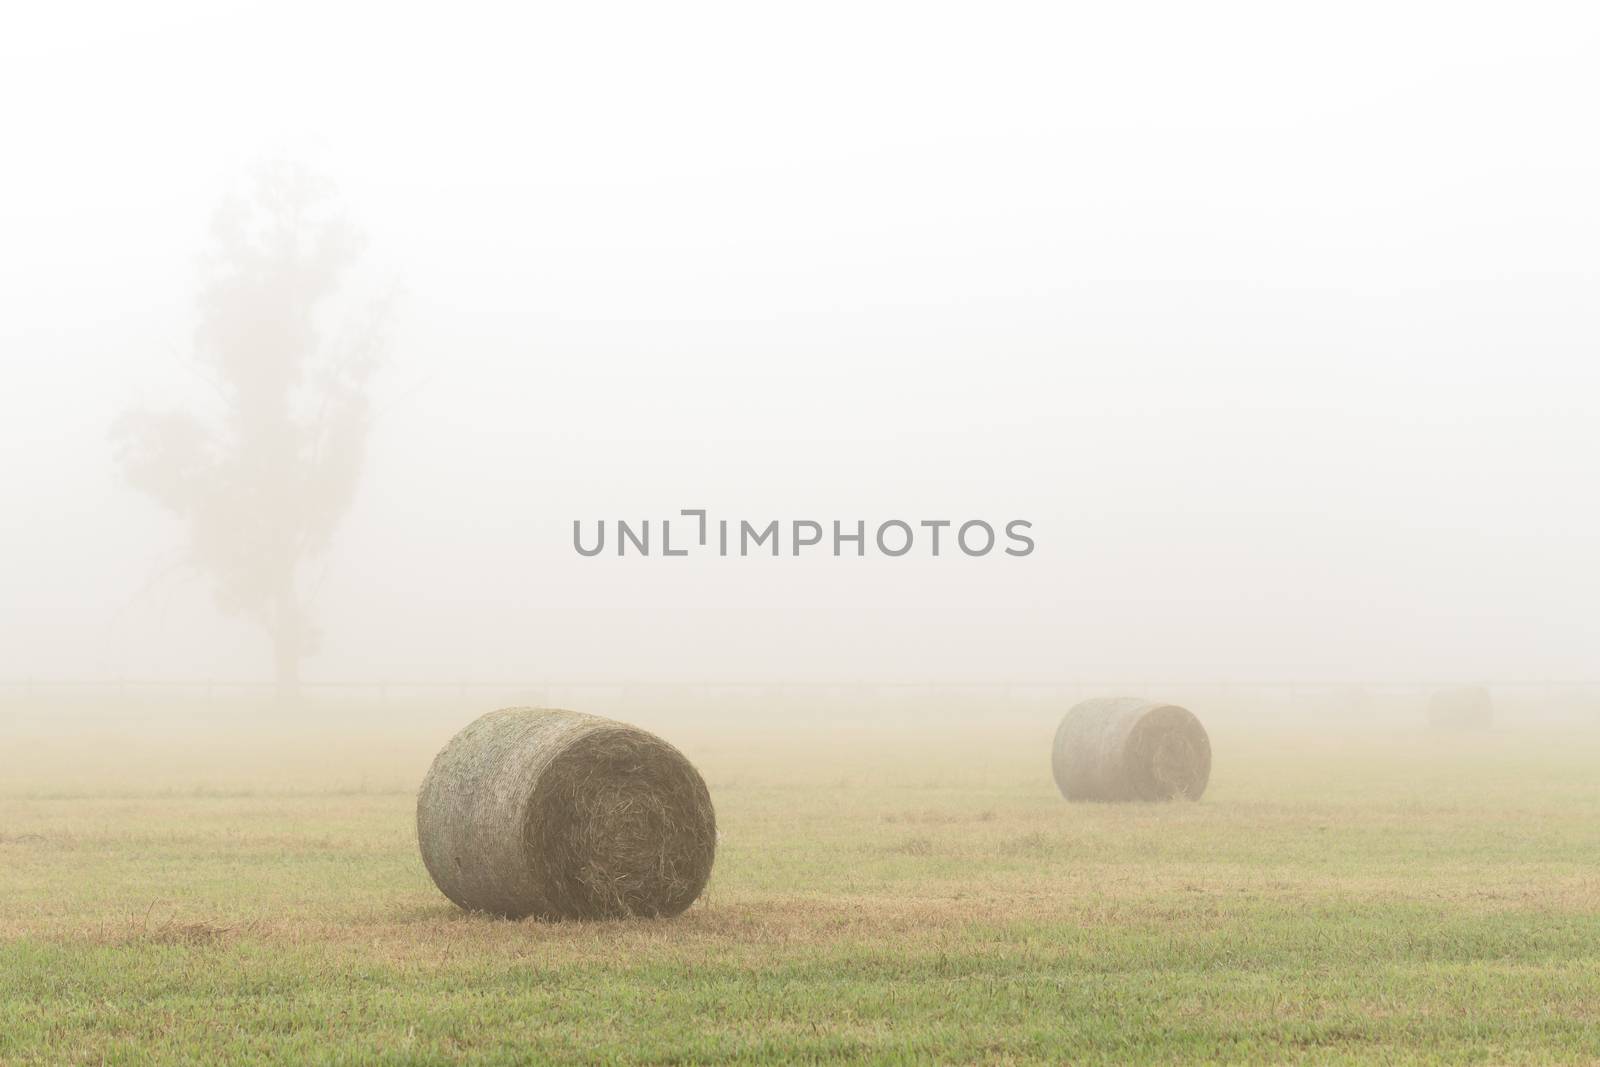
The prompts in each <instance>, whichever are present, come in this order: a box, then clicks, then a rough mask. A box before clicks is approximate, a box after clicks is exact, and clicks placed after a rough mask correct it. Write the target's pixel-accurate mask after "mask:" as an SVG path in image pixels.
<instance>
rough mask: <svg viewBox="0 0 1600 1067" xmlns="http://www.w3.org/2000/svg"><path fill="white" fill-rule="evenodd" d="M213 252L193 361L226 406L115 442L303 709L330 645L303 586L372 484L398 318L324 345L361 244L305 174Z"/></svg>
mask: <svg viewBox="0 0 1600 1067" xmlns="http://www.w3.org/2000/svg"><path fill="white" fill-rule="evenodd" d="M210 236H211V240H210V243H209V246H208V248H207V250H206V252H205V255H204V256H203V257H202V261H201V285H200V292H199V300H198V312H199V316H198V318H199V322H198V327H197V329H196V331H195V360H196V365H197V369H198V370H199V372H200V373H201V375H202V376H203V377H204V378H205V379H206V380H207V381H208V382H209V383H210V384H211V385H212V387H213V389H214V391H215V393H216V395H217V397H218V400H219V403H218V405H216V409H215V410H214V411H211V412H207V413H204V414H202V413H197V412H189V411H176V410H169V411H152V410H135V411H130V412H128V413H127V414H125V415H124V416H123V417H122V418H121V419H120V420H119V421H118V423H117V426H116V429H115V433H114V437H115V440H116V442H117V445H118V458H119V460H120V462H121V465H122V469H123V472H124V474H125V475H126V477H127V479H128V481H129V482H130V484H132V485H133V486H134V487H135V488H137V489H139V490H141V491H142V492H144V493H147V494H148V495H150V496H151V497H153V498H154V499H155V500H156V501H158V502H159V503H160V504H161V505H162V506H164V507H166V508H167V509H169V510H170V511H172V512H174V513H176V514H177V515H178V516H179V517H181V518H182V519H183V520H184V521H185V523H186V524H187V527H188V553H187V560H188V562H189V563H191V564H192V565H193V566H194V567H195V568H196V569H197V570H199V571H201V572H202V573H204V574H205V575H206V576H207V577H208V578H209V580H210V581H211V583H212V586H213V590H214V592H215V594H216V599H217V604H218V606H219V607H220V608H221V609H222V610H223V611H225V612H228V613H230V614H235V615H239V616H242V617H246V618H249V619H252V620H254V621H256V622H258V623H260V624H261V625H262V626H263V627H264V628H265V629H266V631H267V634H268V635H269V636H270V638H271V640H272V646H273V652H274V662H275V667H276V677H277V683H278V693H279V696H280V698H281V699H285V700H292V699H294V698H295V697H297V696H298V692H299V679H300V665H301V662H302V660H304V658H305V657H306V656H307V655H309V654H310V653H312V652H314V651H315V650H316V647H317V642H318V634H317V630H316V627H315V625H314V622H313V619H312V616H311V611H310V606H309V602H308V593H307V589H306V584H307V583H306V575H305V573H304V572H305V571H306V570H307V566H306V565H307V563H308V562H310V561H311V560H313V559H314V558H315V557H316V556H318V555H319V554H320V553H322V552H323V551H324V550H325V549H326V548H327V547H328V544H329V542H330V540H331V538H332V536H333V533H334V530H335V529H336V528H337V526H338V524H339V522H340V520H341V519H342V518H343V517H344V515H345V513H346V511H347V510H348V509H349V506H350V503H351V501H352V500H353V499H354V496H355V491H356V486H357V484H358V482H359V480H360V475H361V469H362V466H363V463H364V459H365V453H366V441H367V434H368V425H369V421H370V405H369V395H368V394H369V387H370V383H371V379H372V375H373V372H374V370H375V368H376V367H377V365H378V362H379V359H380V356H381V348H382V340H383V331H382V326H383V320H384V314H383V311H384V305H383V304H382V303H379V304H376V305H374V306H373V308H372V309H371V313H370V315H369V316H368V317H367V319H366V321H363V322H361V323H359V324H358V325H357V326H356V327H355V328H354V329H353V330H351V331H349V332H347V333H345V334H343V335H338V336H331V337H325V336H324V333H325V330H324V328H323V326H322V319H323V318H324V317H325V316H326V315H327V312H328V305H329V303H330V301H331V300H332V298H333V297H334V296H335V294H336V293H337V292H338V290H339V288H340V285H341V282H342V281H343V280H344V278H345V275H346V274H347V272H348V270H349V268H350V267H351V265H352V264H353V263H354V262H355V260H356V259H357V258H358V257H359V255H360V250H361V241H360V238H359V236H358V235H357V233H356V232H355V230H354V229H352V228H351V227H350V226H349V225H348V223H347V222H346V221H345V220H344V219H343V217H342V216H341V215H340V214H339V213H338V211H337V207H336V198H335V196H334V189H333V187H332V185H331V183H329V182H327V181H325V180H322V179H319V178H317V177H315V176H313V175H311V174H309V173H307V172H306V171H305V170H304V169H302V168H300V167H298V166H295V165H293V164H275V165H271V166H267V167H263V168H261V169H260V170H259V171H258V172H256V173H255V174H254V175H253V177H252V179H251V181H250V182H249V184H248V186H247V188H246V189H245V190H244V191H243V192H242V193H241V194H240V195H237V196H234V197H231V198H229V199H228V200H226V201H224V202H223V204H222V205H221V206H220V207H219V209H218V210H217V212H216V214H215V216H214V218H213V221H212V226H211V235H210Z"/></svg>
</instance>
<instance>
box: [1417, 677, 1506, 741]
mask: <svg viewBox="0 0 1600 1067" xmlns="http://www.w3.org/2000/svg"><path fill="white" fill-rule="evenodd" d="M1493 722H1494V701H1493V700H1492V699H1491V698H1490V696H1489V690H1487V689H1485V688H1484V687H1483V686H1481V685H1479V686H1462V687H1461V688H1459V689H1441V690H1439V692H1437V693H1435V694H1433V698H1432V699H1431V700H1429V701H1428V725H1429V726H1430V727H1431V728H1433V729H1435V730H1441V731H1457V732H1461V731H1467V730H1487V729H1488V728H1489V727H1490V725H1492V724H1493Z"/></svg>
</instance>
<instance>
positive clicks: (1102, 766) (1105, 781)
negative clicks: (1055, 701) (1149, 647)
mask: <svg viewBox="0 0 1600 1067" xmlns="http://www.w3.org/2000/svg"><path fill="white" fill-rule="evenodd" d="M1050 763H1051V770H1052V771H1053V772H1054V773H1055V779H1056V787H1057V788H1059V789H1060V790H1061V795H1062V796H1064V797H1066V798H1067V799H1068V800H1147V801H1158V800H1174V799H1178V798H1186V799H1188V800H1198V799H1200V795H1201V794H1202V793H1204V792H1205V790H1206V783H1207V782H1209V781H1210V779H1211V739H1210V738H1209V737H1207V736H1206V730H1205V727H1204V726H1201V725H1200V720H1199V719H1197V718H1195V717H1194V715H1193V713H1191V712H1190V711H1189V710H1188V709H1187V708H1180V707H1178V706H1177V705H1176V704H1161V703H1153V702H1151V701H1148V700H1142V699H1140V698H1138V697H1109V698H1100V699H1095V700H1085V701H1083V702H1082V703H1080V704H1078V705H1076V706H1075V707H1073V708H1072V710H1070V711H1068V712H1067V714H1066V716H1065V717H1063V718H1062V720H1061V725H1060V726H1059V727H1057V729H1056V739H1055V746H1054V748H1053V750H1052V754H1051V760H1050Z"/></svg>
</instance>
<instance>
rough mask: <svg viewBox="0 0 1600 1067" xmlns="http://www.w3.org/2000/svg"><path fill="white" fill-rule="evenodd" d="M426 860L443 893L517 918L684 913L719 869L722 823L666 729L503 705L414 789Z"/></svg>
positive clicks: (449, 749) (454, 743)
mask: <svg viewBox="0 0 1600 1067" xmlns="http://www.w3.org/2000/svg"><path fill="white" fill-rule="evenodd" d="M417 841H418V843H419V844H420V845H421V846H422V862H423V863H424V864H425V865H426V866H427V868H428V873H429V874H430V875H432V876H433V881H434V884H435V885H437V886H438V887H439V888H440V889H441V890H442V891H443V892H444V895H445V896H447V897H449V898H450V899H451V900H453V901H455V902H456V903H457V904H459V905H461V907H463V908H466V909H468V910H469V911H484V912H489V913H491V914H494V915H502V916H505V917H507V918H512V919H520V918H525V917H528V916H533V917H536V918H540V919H549V920H560V919H608V918H621V917H624V916H629V915H644V916H670V915H677V914H678V913H679V912H681V911H683V910H684V909H685V908H687V907H688V906H689V905H690V904H692V903H694V900H695V898H696V897H698V896H699V895H700V891H701V890H702V889H704V888H705V885H706V879H707V878H709V877H710V876H711V863H712V860H713V859H714V858H715V856H716V849H717V819H716V813H715V811H713V810H712V807H711V795H710V793H708V792H707V791H706V783H705V781H704V779H702V778H701V777H700V773H699V772H698V771H696V770H695V769H694V766H693V765H692V764H691V763H690V762H689V761H688V760H687V759H685V758H684V756H683V754H682V753H681V752H679V751H678V750H677V749H675V748H673V747H672V746H671V745H669V744H667V743H666V742H665V741H663V740H661V738H659V737H657V736H655V735H654V734H651V733H647V732H646V731H644V730H640V729H638V728H637V727H633V726H629V725H627V724H625V723H620V722H614V721H613V720H611V719H603V718H600V717H599V716H597V715H585V714H583V713H582V712H577V711H563V710H560V709H557V708H504V709H502V710H500V711H492V712H490V713H489V714H487V715H485V716H483V717H482V718H480V719H478V720H477V721H476V722H473V723H472V724H471V725H469V726H468V727H467V728H466V729H464V730H462V731H461V732H460V733H459V734H457V735H456V736H455V738H454V739H452V740H451V742H450V743H449V744H448V745H446V746H445V747H444V750H443V751H441V752H440V753H439V755H438V756H437V757H436V758H435V759H434V761H433V766H432V767H431V768H429V770H428V776H427V777H426V778H425V779H423V782H422V790H421V792H420V793H419V794H418V795H417Z"/></svg>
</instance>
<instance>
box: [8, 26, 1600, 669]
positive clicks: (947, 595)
mask: <svg viewBox="0 0 1600 1067" xmlns="http://www.w3.org/2000/svg"><path fill="white" fill-rule="evenodd" d="M6 21H7V22H8V23H9V26H8V28H7V30H6V31H5V32H0V117H3V119H4V122H3V128H4V129H5V130H6V131H7V132H6V134H5V144H6V156H7V160H8V162H7V168H6V176H5V178H4V179H3V181H0V192H3V194H4V195H3V196H0V234H3V235H4V238H3V241H0V293H3V294H4V296H3V299H0V340H3V349H0V351H3V353H4V355H3V357H0V358H3V367H4V372H5V373H4V378H3V380H0V443H3V446H4V447H3V451H0V501H3V510H0V678H18V677H28V676H35V677H115V676H118V675H128V676H135V677H158V678H205V677H212V676H215V677H235V678H249V677H264V676H265V675H266V672H267V670H268V666H269V652H268V648H267V645H266V642H265V640H264V639H263V638H262V637H261V636H260V634H259V633H258V632H256V631H255V630H254V629H252V628H251V627H250V626H249V625H248V624H246V623H244V622H242V621H238V620H229V619H226V618H224V617H221V616H219V615H218V614H217V613H216V611H215V610H214V608H213V606H212V603H211V598H210V595H209V592H208V590H207V587H206V584H205V582H204V580H203V578H201V577H200V576H197V575H193V574H189V573H185V572H183V571H182V570H176V571H174V570H172V569H171V565H172V564H173V563H174V562H176V561H177V560H178V559H179V557H180V556H181V549H182V531H181V528H180V527H179V525H178V524H177V523H176V522H174V521H173V520H172V519H171V518H169V517H168V516H166V515H163V514H162V513H161V512H159V511H158V510H157V509H155V508H154V507H152V506H151V505H150V503H149V502H148V501H146V500H145V499H143V498H141V497H139V496H138V495H137V494H135V493H134V492H133V491H131V490H130V489H128V488H127V487H126V486H125V485H123V484H121V482H120V480H119V477H118V475H117V472H116V469H115V466H114V464H113V461H112V450H111V446H110V443H109V441H108V439H107V432H108V429H109V427H110V424H111V422H112V421H113V420H114V419H115V418H116V416H117V414H118V413H119V412H121V411H123V410H125V409H126V408H128V407H129V406H132V405H135V404H154V405H165V404H168V403H184V402H187V401H189V400H194V399H196V398H201V397H203V395H204V391H205V388H206V387H205V385H204V383H203V382H200V381H198V380H197V378H196V376H195V375H194V373H193V372H192V370H191V362H192V361H191V353H192V335H193V329H194V295H195V284H196V282H195V278H196V275H195V265H196V257H197V255H198V253H199V251H200V248H201V245H202V242H203V239H204V235H205V227H206V221H207V218H208V216H209V214H210V212H211V210H212V209H213V207H214V206H215V203H216V201H217V200H218V198H219V197H220V196H221V195H222V194H223V193H224V192H225V191H226V190H227V189H228V188H229V187H230V186H231V185H232V183H234V182H236V181H237V180H238V179H239V177H240V175H241V174H243V173H245V172H246V171H247V169H248V168H249V167H250V166H251V165H252V163H253V162H255V161H257V160H260V159H262V158H271V157H274V156H278V155H289V156H293V157H294V158H297V159H304V160H307V161H309V162H310V163H311V164H312V165H313V166H315V167H317V168H319V169H320V170H321V171H322V172H323V173H325V174H327V175H329V176H330V177H332V178H334V179H335V180H337V181H338V182H339V183H340V185H341V187H342V189H343V194H344V200H345V202H346V204H347V205H348V209H349V212H350V215H351V217H352V218H353V219H355V220H356V221H358V222H359V223H360V224H361V225H362V227H363V228H364V229H365V230H366V232H367V234H368V237H369V245H368V255H367V257H366V260H365V269H366V271H367V273H368V275H369V276H370V278H369V280H370V281H372V283H373V284H384V283H386V282H387V281H388V280H391V279H393V280H397V281H398V282H399V284H400V285H401V286H402V289H403V294H404V295H403V299H402V301H401V304H400V310H399V313H398V317H397V319H396V320H395V323H394V326H393V343H392V349H391V363H390V366H389V368H388V370H387V371H386V372H385V373H384V375H383V377H382V379H381V381H380V384H379V387H378V394H377V395H378V406H379V421H378V424H377V427H376V431H375V436H374V439H373V441H372V447H371V459H370V463H369V468H368V473H367V479H366V481H365V483H364V486H363V489H362V491H361V495H360V497H359V499H358V500H357V503H356V505H355V508H354V511H353V512H352V514H351V516H350V518H349V520H348V521H347V522H346V524H345V526H344V528H343V529H342V531H341V532H340V533H339V535H338V536H337V538H336V544H335V547H334V549H333V551H332V552H331V554H330V555H329V556H328V557H327V559H326V561H325V565H324V566H322V567H320V568H319V571H320V572H321V573H322V575H323V577H322V578H321V580H320V582H319V585H318V589H319V596H318V608H319V614H320V617H321V620H322V623H323V626H324V629H325V630H326V640H325V646H324V650H323V652H322V653H320V654H319V655H318V656H317V657H316V658H314V659H313V660H311V661H310V662H309V663H308V665H307V669H306V673H307V676H308V677H309V678H313V679H315V678H396V679H403V678H435V679H455V678H484V679H506V678H515V679H539V678H544V677H555V678H579V677H611V678H623V677H632V678H693V679H730V680H732V679H752V678H773V677H779V678H805V677H830V678H840V679H847V678H861V679H915V678H972V679H978V678H1007V677H1017V678H1031V679H1047V678H1072V677H1081V676H1096V675H1105V674H1108V673H1110V674H1123V673H1130V672H1149V673H1151V674H1154V675H1156V676H1162V675H1166V676H1184V677H1198V678H1228V677H1261V678H1267V677H1294V676H1305V677H1311V676H1315V677H1319V678H1351V679H1360V678H1374V679H1382V678H1436V677H1437V678H1455V677H1459V678H1462V679H1468V680H1470V679H1476V678H1482V679H1491V680H1492V679H1511V678H1539V677H1560V678H1569V679H1577V678H1594V677H1596V676H1600V652H1597V651H1596V650H1597V649H1600V622H1597V621H1596V618H1597V613H1596V612H1595V611H1594V609H1593V606H1594V605H1595V604H1596V603H1597V602H1600V567H1597V566H1596V554H1597V548H1600V502H1597V494H1596V492H1595V484H1596V477H1595V468H1596V460H1597V459H1600V419H1597V418H1596V414H1597V407H1600V317H1597V316H1596V313H1595V298H1596V292H1597V288H1596V282H1597V269H1596V249H1597V248H1600V206H1597V203H1596V198H1595V195H1594V190H1595V189H1596V188H1600V144H1597V141H1596V138H1595V137H1594V127H1595V106H1594V101H1595V100H1600V68H1597V67H1596V64H1595V63H1594V62H1593V57H1594V56H1595V54H1596V47H1597V45H1600V32H1597V31H1600V16H1597V15H1596V14H1595V13H1594V11H1593V10H1592V9H1591V8H1589V7H1588V6H1587V5H1582V4H1576V3H1574V4H1551V5H1538V4H1535V5H1518V6H1516V7H1515V8H1513V7H1511V6H1506V5H1492V6H1489V5H1486V6H1482V7H1477V6H1473V5H1461V4H1443V3H1438V4H1431V3H1430V4H1381V5H1338V6H1337V7H1323V8H1316V9H1311V8H1306V7H1303V6H1300V5H1279V4H1248V5H1247V4H1219V5H1186V4H1176V3H1174V4H1149V3H1134V4H1122V5H1081V9H1074V6H1072V5H1037V6H1033V5H1029V6H1021V5H1019V6H1010V5H999V6H995V5H981V6H965V7H963V8H959V9H958V8H954V7H951V8H944V7H937V6H932V5H921V4H916V5H913V4H906V5H887V4H870V3H869V4H843V5H804V6H801V7H793V8H789V9H786V10H782V11H780V10H779V9H776V8H768V7H767V6H765V5H737V4H729V5H654V6H651V5H637V6H635V5H627V6H618V5H550V6H548V7H544V8H534V9H532V10H529V11H527V12H525V13H523V14H521V15H518V16H512V15H508V13H507V12H506V11H503V10H497V9H494V8H490V7H482V8H475V7H473V6H471V5H467V6H462V7H459V8H455V9H452V13H451V14H450V15H449V16H448V17H444V16H435V17H432V18H425V17H421V16H412V15H408V14H404V13H397V12H395V11H392V10H389V9H387V8H386V7H384V6H380V5H372V6H370V7H341V8H340V9H339V11H338V12H337V13H334V14H331V15H330V14H326V13H322V12H320V11H317V10H315V9H314V8H313V7H311V6H309V5H308V6H306V7H303V8H296V7H292V6H291V7H288V8H285V7H283V6H282V5H231V6H229V5H214V4H203V5H202V4H196V5H189V6H168V7H167V8H166V9H164V10H161V11H159V12H157V13H155V14H151V13H148V12H144V11H140V12H139V13H137V14H135V13H132V12H124V11H119V10H118V9H117V8H115V7H107V8H105V9H100V8H93V9H89V8H84V7H79V6H69V7H67V8H66V9H64V10H61V11H58V12H52V13H44V12H39V13H29V14H26V15H20V16H19V15H10V16H8V17H7V20H6ZM680 508H707V509H709V510H710V511H711V512H712V515H713V517H725V518H729V519H733V520H738V519H749V520H751V521H752V522H756V521H760V522H765V521H767V520H769V519H774V518H776V519H781V520H785V521H788V520H791V519H797V518H799V519H805V518H809V519H817V520H822V521H825V522H827V521H831V520H834V519H839V520H845V521H854V520H856V519H865V520H868V522H869V523H875V522H877V521H882V520H884V519H890V518H901V519H905V520H908V521H912V522H915V521H916V520H919V519H925V518H947V519H953V520H956V521H958V522H959V521H961V520H965V519H969V518H982V519H987V520H989V521H990V522H992V523H995V524H996V525H997V526H998V525H1003V524H1004V523H1005V522H1006V521H1008V520H1010V519H1013V518H1024V519H1028V520H1031V521H1032V522H1033V523H1034V530H1033V533H1034V536H1035V538H1036V540H1037V543H1038V548H1037V550H1036V551H1035V552H1034V554H1033V555H1031V556H1029V557H1027V558H1025V559H1011V558H1005V557H988V558H984V559H964V558H961V557H959V556H953V557H951V556H947V557H942V558H940V559H929V558H926V557H923V556H921V555H913V556H909V557H907V558H904V559H898V560H894V559H884V558H881V557H877V556H869V557H868V558H866V559H862V560H855V559H848V558H847V559H833V558H831V557H828V556H824V555H820V554H819V555H817V556H815V557H807V558H802V559H799V560H795V559H792V558H788V557H784V558H780V559H776V560H774V559H770V558H751V559H720V558H716V557H714V556H703V557H701V556H697V557H692V558H689V559H683V560H667V559H661V558H650V559H631V558H630V559H617V558H616V557H615V556H611V555H606V556H602V557H599V558H596V559H584V558H580V557H578V556H577V555H576V553H574V552H573V550H572V547H571V539H570V538H571V523H572V521H573V520H574V519H582V520H584V521H585V522H593V521H594V520H596V519H600V518H605V519H608V520H615V519H617V518H626V519H629V520H630V521H637V520H641V519H645V518H650V519H655V520H659V519H660V518H665V517H673V516H675V515H676V514H677V511H678V509H680Z"/></svg>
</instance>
